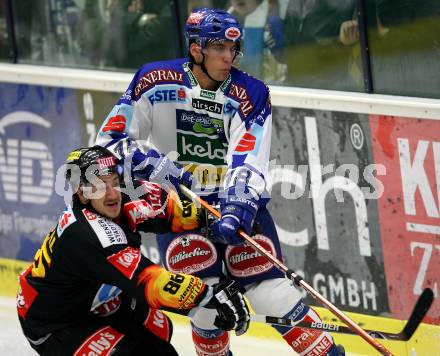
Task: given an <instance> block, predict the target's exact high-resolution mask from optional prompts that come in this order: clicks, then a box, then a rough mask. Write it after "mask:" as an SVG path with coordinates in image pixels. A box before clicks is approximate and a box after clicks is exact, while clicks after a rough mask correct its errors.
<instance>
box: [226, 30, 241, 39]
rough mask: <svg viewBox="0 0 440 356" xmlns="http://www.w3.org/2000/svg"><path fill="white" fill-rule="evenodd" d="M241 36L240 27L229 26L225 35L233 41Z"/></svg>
mask: <svg viewBox="0 0 440 356" xmlns="http://www.w3.org/2000/svg"><path fill="white" fill-rule="evenodd" d="M240 36H241V32H240V29H239V28H238V27H229V28H228V29H227V30H226V31H225V37H226V38H227V39H228V40H231V41H236V40H238V39H239V38H240Z"/></svg>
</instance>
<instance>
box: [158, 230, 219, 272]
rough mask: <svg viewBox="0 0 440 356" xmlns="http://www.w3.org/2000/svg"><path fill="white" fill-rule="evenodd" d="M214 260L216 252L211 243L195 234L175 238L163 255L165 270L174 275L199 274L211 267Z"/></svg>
mask: <svg viewBox="0 0 440 356" xmlns="http://www.w3.org/2000/svg"><path fill="white" fill-rule="evenodd" d="M182 238H183V241H181V239H182ZM216 260H217V252H216V250H215V247H214V245H213V244H212V242H211V241H209V240H208V239H207V238H205V237H204V236H201V235H195V234H187V235H185V236H182V237H177V238H175V239H174V240H173V241H172V242H171V244H169V246H168V248H167V250H166V254H165V263H166V266H167V269H168V270H169V271H171V272H174V273H178V272H182V273H186V274H192V273H194V272H199V271H202V270H204V269H206V268H208V267H211V266H212V265H213V264H214V263H215V262H216Z"/></svg>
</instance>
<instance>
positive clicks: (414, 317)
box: [251, 288, 434, 341]
mask: <svg viewBox="0 0 440 356" xmlns="http://www.w3.org/2000/svg"><path fill="white" fill-rule="evenodd" d="M433 300H434V293H433V292H432V290H431V289H429V288H426V289H425V290H424V291H423V293H422V294H421V295H420V297H419V299H418V300H417V303H416V305H415V306H414V309H413V311H412V313H411V316H410V317H409V319H408V321H407V322H406V324H405V326H404V327H403V329H402V330H401V331H400V332H398V333H389V332H385V331H377V330H368V329H364V330H365V331H366V332H367V333H368V334H369V335H370V336H372V337H374V338H375V339H384V340H394V341H408V340H409V339H411V337H412V336H413V334H414V333H415V331H416V330H417V328H418V326H419V325H420V323H421V322H422V320H423V318H424V317H425V316H426V314H427V313H428V310H429V308H430V307H431V304H432V302H433ZM251 321H255V322H259V323H266V324H271V325H282V326H295V327H300V328H304V329H313V330H320V331H329V332H335V333H342V334H357V333H355V332H354V331H353V330H352V329H350V328H348V327H346V326H341V325H337V324H330V323H323V322H309V321H305V320H303V321H300V322H299V323H295V322H294V321H293V320H292V319H287V318H277V317H275V316H267V315H251Z"/></svg>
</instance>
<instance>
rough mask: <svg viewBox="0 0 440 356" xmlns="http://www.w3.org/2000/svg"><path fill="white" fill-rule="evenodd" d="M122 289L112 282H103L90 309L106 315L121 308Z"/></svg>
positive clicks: (97, 313)
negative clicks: (111, 283)
mask: <svg viewBox="0 0 440 356" xmlns="http://www.w3.org/2000/svg"><path fill="white" fill-rule="evenodd" d="M121 293H122V290H121V289H119V288H118V287H115V286H112V285H110V284H103V285H101V287H100V288H99V290H98V292H97V293H96V295H95V298H94V299H93V302H92V306H91V308H90V311H91V312H92V313H93V314H96V315H100V316H106V315H110V314H112V313H114V312H115V311H116V310H118V309H119V307H120V305H121V303H122V301H121V298H120V297H119V295H120V294H121Z"/></svg>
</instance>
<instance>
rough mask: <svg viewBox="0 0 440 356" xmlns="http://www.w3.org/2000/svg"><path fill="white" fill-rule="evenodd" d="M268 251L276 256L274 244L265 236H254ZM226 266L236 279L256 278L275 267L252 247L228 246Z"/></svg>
mask: <svg viewBox="0 0 440 356" xmlns="http://www.w3.org/2000/svg"><path fill="white" fill-rule="evenodd" d="M252 238H253V239H254V240H256V241H257V242H258V243H259V244H260V245H261V246H263V247H264V248H265V249H266V251H268V252H269V253H270V254H272V255H273V256H276V250H275V246H274V244H273V242H272V241H271V240H270V239H269V238H268V237H266V236H264V235H255V236H252ZM225 256H226V265H227V267H228V270H229V272H230V273H231V274H232V275H233V276H234V277H249V276H255V275H258V274H261V273H264V272H267V271H269V270H270V269H271V268H272V267H273V265H272V263H271V262H269V261H268V260H267V259H266V258H265V257H263V256H261V255H260V254H259V253H258V252H257V251H255V250H254V249H253V248H252V247H251V246H245V245H243V246H228V247H227V248H226V253H225Z"/></svg>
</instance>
